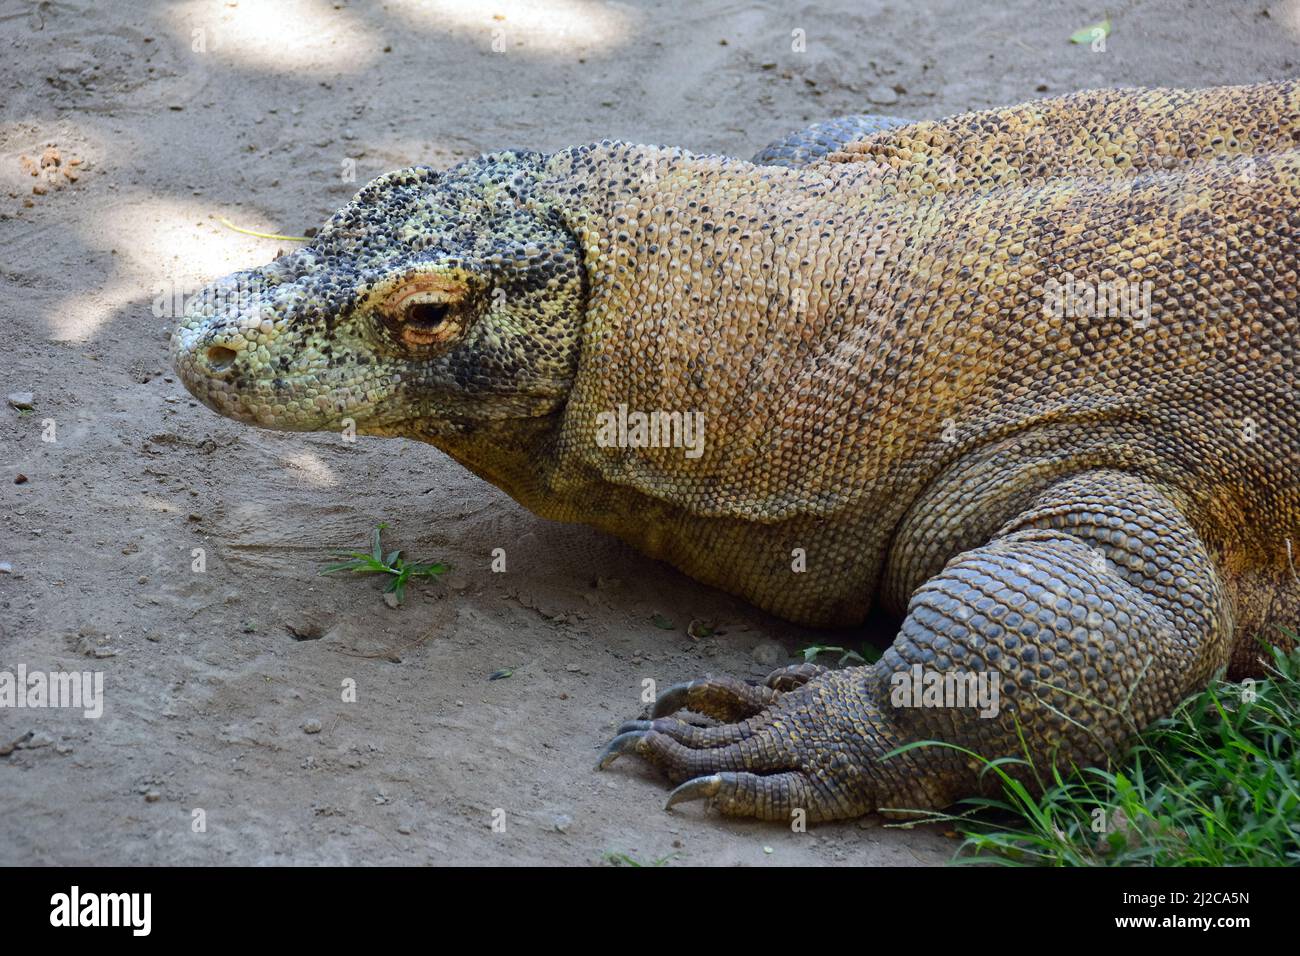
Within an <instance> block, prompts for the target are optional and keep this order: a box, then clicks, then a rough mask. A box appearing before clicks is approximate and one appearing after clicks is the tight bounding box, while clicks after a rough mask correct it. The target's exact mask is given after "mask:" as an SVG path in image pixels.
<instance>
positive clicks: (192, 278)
mask: <svg viewBox="0 0 1300 956" xmlns="http://www.w3.org/2000/svg"><path fill="white" fill-rule="evenodd" d="M213 213H216V214H220V213H217V211H215V210H213V209H212V207H211V205H210V204H207V203H204V202H203V201H202V200H183V199H175V198H165V197H162V196H150V197H148V198H142V199H138V200H136V199H133V200H126V201H123V202H122V203H120V204H118V205H114V206H108V207H106V208H103V209H101V210H100V212H99V216H98V221H97V222H96V224H95V225H96V230H95V234H94V235H93V236H90V235H88V236H86V237H85V242H86V244H87V246H90V247H103V248H109V249H114V250H116V259H117V261H118V263H119V269H118V270H117V271H116V275H115V276H114V277H113V278H111V279H109V280H108V281H107V282H105V283H104V284H102V285H100V286H98V287H97V288H96V289H95V290H94V293H93V294H92V295H90V296H87V295H85V294H84V293H81V292H78V293H76V294H74V295H71V296H69V297H68V298H67V299H65V300H63V301H62V302H60V303H59V305H58V306H57V307H56V308H54V309H52V310H50V312H49V313H48V314H47V315H46V319H47V321H48V323H49V327H50V335H51V337H52V338H53V339H55V340H56V341H66V342H86V341H89V340H91V339H93V338H95V337H96V335H97V333H98V331H99V329H100V327H101V326H103V325H104V324H105V323H107V322H109V321H110V320H111V319H112V318H113V317H114V316H115V315H116V314H117V313H118V312H119V311H120V310H122V309H125V308H126V307H127V306H128V305H130V304H131V303H137V302H141V301H143V302H144V303H145V304H144V309H146V310H149V311H150V312H151V313H152V314H153V316H154V317H156V318H158V319H160V320H168V319H174V318H176V317H177V316H178V315H179V314H180V308H179V307H180V305H181V304H182V303H183V300H184V299H185V298H186V297H187V296H189V295H191V294H193V293H194V292H197V291H198V289H199V288H200V287H201V286H202V285H203V284H204V283H205V282H206V281H208V280H210V279H214V278H217V277H219V276H223V275H226V274H227V273H230V272H234V271H236V270H238V269H241V268H246V267H251V266H257V265H263V264H265V263H266V262H267V261H269V260H270V259H271V258H272V257H273V256H274V255H275V252H276V250H277V249H278V248H283V247H284V246H285V245H286V244H285V243H282V242H281V243H277V242H276V241H274V240H267V239H259V238H256V237H253V236H247V235H244V234H243V233H238V232H235V231H233V230H231V229H227V228H225V227H224V226H222V225H220V224H219V223H218V222H217V221H216V220H215V219H213V218H211V217H210V214H213ZM243 215H244V216H247V213H244V214H243ZM239 225H241V226H246V227H248V228H254V229H258V230H259V231H260V230H262V229H265V228H267V224H266V223H263V222H260V221H251V222H241V223H239ZM142 276H147V277H148V278H147V279H144V280H142V279H141V277H142Z"/></svg>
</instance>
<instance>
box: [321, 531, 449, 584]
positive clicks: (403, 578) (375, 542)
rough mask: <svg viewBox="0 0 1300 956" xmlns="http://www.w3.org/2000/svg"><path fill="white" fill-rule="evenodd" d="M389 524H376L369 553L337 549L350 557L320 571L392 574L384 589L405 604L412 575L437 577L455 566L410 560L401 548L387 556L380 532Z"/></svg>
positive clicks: (344, 555) (416, 576)
mask: <svg viewBox="0 0 1300 956" xmlns="http://www.w3.org/2000/svg"><path fill="white" fill-rule="evenodd" d="M387 527H388V525H387V524H385V523H383V522H381V523H380V524H379V525H377V526H376V527H375V530H374V536H373V539H372V542H371V546H370V553H369V554H365V553H364V552H361V551H336V552H335V553H334V556H335V557H338V558H347V559H348V560H346V561H342V562H340V563H338V564H331V565H330V566H329V567H327V568H324V569H323V570H322V571H321V572H320V573H321V574H333V573H334V572H335V571H355V572H356V573H357V574H388V575H391V578H390V579H389V581H388V585H387V586H386V587H385V588H384V593H385V594H392V595H393V597H394V598H396V599H397V603H398V604H401V603H402V601H403V599H404V598H405V597H406V582H407V581H409V580H410V579H411V578H436V577H439V576H441V575H443V574H445V573H446V572H447V571H449V570H451V567H450V565H446V564H427V563H426V564H414V563H408V562H407V561H406V560H405V559H404V558H403V557H402V552H401V551H400V550H398V551H390V552H388V554H387V556H385V554H384V547H383V544H382V542H381V541H380V534H381V533H382V532H383V531H384V530H385V529H386V528H387Z"/></svg>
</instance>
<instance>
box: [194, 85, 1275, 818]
mask: <svg viewBox="0 0 1300 956" xmlns="http://www.w3.org/2000/svg"><path fill="white" fill-rule="evenodd" d="M1298 97H1300V91H1298V89H1297V86H1296V84H1295V83H1292V82H1286V83H1274V84H1262V85H1257V86H1244V87H1226V88H1219V89H1210V90H1201V91H1175V90H1149V91H1143V90H1123V91H1102V92H1086V93H1079V94H1075V95H1073V96H1067V97H1062V98H1059V99H1052V100H1043V101H1039V102H1035V103H1029V104H1025V105H1022V106H1017V107H1011V108H1007V109H1000V110H989V111H984V112H979V113H970V114H963V115H959V116H955V117H951V118H949V119H946V120H942V121H938V122H916V123H910V124H906V125H894V123H893V121H885V122H884V123H876V122H875V121H871V122H873V123H874V124H875V125H874V126H873V127H872V128H876V127H885V128H881V129H879V131H877V132H874V133H871V134H869V135H866V136H865V138H858V137H859V131H860V130H861V129H862V128H863V125H862V123H860V122H856V121H855V122H843V123H839V124H834V125H832V126H829V127H827V128H826V129H823V130H821V131H820V133H819V134H817V136H815V137H814V138H813V139H810V140H802V139H800V140H794V141H789V142H787V143H786V144H781V145H778V146H777V147H773V148H772V149H771V150H769V151H767V153H766V154H765V155H766V158H767V159H768V160H769V161H771V162H780V163H783V165H758V164H754V163H747V162H743V161H739V160H734V159H727V158H724V157H713V156H698V155H694V154H690V153H687V152H684V151H682V150H677V149H668V148H661V147H644V146H630V145H627V144H622V143H609V142H605V143H599V144H595V145H589V146H581V147H574V148H572V149H568V150H563V151H561V152H559V153H556V154H554V155H551V156H549V157H546V156H541V155H539V154H526V153H503V154H493V155H489V156H486V157H482V158H481V159H479V160H475V161H471V162H469V163H466V164H462V166H460V167H457V168H456V169H453V170H450V171H448V172H447V173H444V174H436V173H433V172H432V171H427V170H413V171H406V172H403V173H397V174H392V175H390V176H389V177H385V178H384V179H382V180H379V181H377V182H376V183H374V184H371V186H369V187H367V189H366V190H363V191H362V193H360V194H359V195H358V197H357V199H355V200H354V201H353V203H352V204H350V205H349V206H348V207H345V209H343V210H341V211H340V212H339V213H338V214H336V216H335V217H334V218H333V219H332V220H331V222H330V223H329V224H327V226H326V228H325V229H323V230H322V232H321V234H320V236H319V237H318V238H317V239H316V240H315V242H314V243H313V244H312V245H311V246H310V247H309V248H308V249H306V250H302V251H300V252H298V253H295V254H291V255H290V256H289V257H285V259H283V260H277V263H273V264H272V265H271V266H268V267H267V268H266V269H265V270H253V271H251V272H249V273H241V274H237V275H236V276H235V277H231V278H230V279H227V280H224V282H223V283H222V284H218V285H217V286H214V287H213V289H212V290H211V291H210V292H209V293H208V294H206V295H205V296H202V297H200V299H199V300H198V302H197V303H196V306H195V308H194V309H193V310H192V311H191V313H190V314H189V315H188V316H187V318H186V320H185V322H184V323H183V325H182V327H181V328H180V329H179V330H178V331H177V335H176V338H175V340H174V349H175V354H176V363H177V367H178V369H179V370H180V372H181V375H182V376H183V378H184V381H185V382H186V384H187V386H188V387H189V388H190V389H191V391H193V392H194V393H195V394H196V395H197V396H199V397H200V398H202V399H203V400H204V401H205V402H207V403H208V404H209V405H211V406H212V407H214V408H216V409H217V410H218V411H221V412H222V413H223V414H228V415H231V416H232V417H236V418H240V419H241V420H245V421H250V422H253V423H256V424H261V425H266V426H270V427H287V428H298V429H327V428H333V427H337V426H338V423H339V421H340V420H341V418H342V417H343V416H347V417H350V418H353V419H354V420H355V422H356V424H357V427H358V430H359V431H362V432H366V433H371V434H380V435H390V436H405V437H411V438H419V439H422V440H425V441H429V442H431V443H433V444H435V445H437V446H439V447H440V448H442V449H444V450H445V451H447V452H448V453H449V454H451V455H452V456H453V457H454V458H455V459H456V460H458V461H460V462H461V463H463V464H464V465H466V466H467V467H469V468H471V469H473V470H474V471H475V472H476V473H478V474H480V475H482V476H483V477H485V478H487V479H488V480H490V481H493V482H494V483H496V484H498V485H499V486H501V487H502V488H504V489H505V490H506V491H508V492H509V493H510V494H512V495H513V496H515V497H516V498H517V499H519V500H520V501H522V502H523V503H524V504H526V505H527V506H529V507H530V508H532V509H533V510H534V511H536V512H538V513H539V514H542V515H544V516H547V517H551V518H555V519H559V520H567V521H582V522H586V523H588V524H591V525H594V526H596V527H598V528H601V529H603V530H605V531H608V532H611V533H613V534H616V535H618V536H620V537H622V538H623V539H625V540H627V541H629V542H631V543H632V544H634V545H635V546H637V547H638V548H640V549H641V550H643V551H644V552H646V553H647V554H650V555H652V556H655V557H659V558H663V559H665V560H667V561H670V562H671V563H673V564H674V565H676V566H677V567H679V568H681V569H682V570H684V571H685V572H686V573H688V574H690V575H692V576H693V577H695V578H697V579H699V580H701V581H704V582H706V583H709V584H712V585H715V586H717V587H720V588H723V589H726V590H728V591H731V592H733V593H736V594H740V595H742V596H744V597H745V598H747V599H749V600H750V601H752V602H754V603H755V604H757V605H759V606H760V607H763V608H765V609H767V610H770V611H772V612H774V613H777V614H780V615H782V616H784V617H787V618H789V619H791V620H794V621H799V622H802V623H807V624H816V625H846V624H853V623H856V622H858V621H860V620H861V619H862V618H863V617H864V616H865V614H866V613H867V611H868V610H869V608H870V606H871V605H872V604H873V603H875V602H879V603H882V604H884V605H885V606H886V607H887V608H889V609H891V610H893V611H895V612H896V613H898V614H899V615H900V617H901V618H902V623H901V625H900V628H899V635H898V638H897V639H896V640H895V642H894V644H893V646H892V647H891V648H890V649H889V650H888V651H887V652H886V653H885V655H884V656H883V657H882V659H881V661H880V662H879V663H877V664H875V665H871V666H870V667H865V668H850V669H847V670H843V671H835V672H825V671H823V670H821V669H817V668H808V667H800V668H796V669H793V670H790V671H781V672H778V673H777V674H774V675H773V676H772V678H771V679H770V680H769V682H768V683H767V684H766V685H764V686H762V687H753V686H750V685H748V684H744V683H741V682H737V681H732V680H728V679H722V678H711V679H706V680H701V681H695V682H692V683H691V684H688V685H682V686H681V687H678V688H674V689H673V690H671V691H670V692H668V693H667V694H665V696H664V698H663V699H662V700H661V701H660V703H659V705H658V706H657V707H656V708H655V709H654V712H653V713H652V714H651V715H650V716H649V717H648V718H647V719H645V720H641V721H634V722H632V723H631V724H629V725H628V726H626V727H625V728H624V732H623V733H621V734H620V735H619V736H618V737H617V738H616V739H615V740H614V741H613V742H612V743H611V744H610V746H609V748H608V749H607V751H606V754H605V755H604V757H603V758H602V765H607V764H608V763H609V762H610V761H612V760H613V759H615V758H616V757H617V756H619V755H620V754H623V753H636V754H639V755H640V756H642V757H645V758H646V759H649V760H651V761H652V762H654V763H656V764H657V765H658V766H660V767H661V768H662V769H663V770H664V771H665V772H666V774H667V775H668V776H669V778H670V779H672V780H674V781H675V782H679V783H681V784H682V786H681V787H679V788H678V790H677V791H675V792H674V796H673V797H672V798H671V799H670V804H671V803H675V802H680V801H681V800H685V799H691V798H697V797H709V798H712V799H713V800H714V801H715V802H716V803H717V804H718V805H719V806H720V807H721V808H722V809H723V810H724V812H729V813H735V814H741V815H752V816H760V817H764V818H768V819H787V818H788V815H789V813H790V812H791V811H792V810H795V809H798V810H803V811H805V812H807V813H808V814H809V815H810V816H811V817H812V818H813V819H828V818H834V817H843V816H852V815H855V814H858V813H862V812H866V811H868V810H871V809H875V808H878V807H882V806H885V807H921V808H923V807H933V806H942V805H944V804H946V803H948V802H950V801H951V800H953V799H956V798H957V797H960V796H962V795H963V794H966V793H970V792H973V791H974V790H976V789H978V787H979V782H978V781H977V780H976V779H975V777H974V776H973V772H972V771H971V769H970V768H969V767H968V766H967V765H966V764H965V763H964V762H963V761H960V760H957V759H955V758H954V757H953V755H952V753H951V752H943V751H941V749H939V748H930V749H921V750H913V751H909V752H908V753H907V754H906V755H905V756H904V757H903V758H898V759H893V760H891V761H884V760H882V759H881V758H882V756H883V755H884V754H885V753H887V752H889V751H891V750H893V749H894V748H896V747H897V746H899V745H900V744H903V743H907V742H909V741H912V740H921V739H932V738H938V739H943V740H946V741H948V742H951V743H955V744H958V745H960V746H964V747H969V748H971V749H974V750H976V751H977V752H980V753H983V754H985V755H987V756H1001V755H1006V754H1009V753H1016V752H1019V751H1020V749H1021V743H1020V741H1021V734H1022V733H1023V734H1025V735H1026V740H1027V741H1028V747H1029V749H1030V754H1031V756H1033V757H1035V758H1036V759H1042V760H1043V761H1047V762H1050V761H1051V760H1054V759H1056V760H1063V761H1066V762H1069V761H1074V762H1078V763H1087V762H1096V761H1099V760H1102V759H1104V758H1105V757H1106V756H1107V755H1108V754H1110V753H1112V752H1113V751H1114V750H1115V749H1116V748H1117V747H1118V746H1119V745H1120V744H1122V742H1123V741H1124V740H1125V739H1126V738H1127V737H1128V736H1129V735H1130V734H1131V733H1132V732H1133V730H1135V729H1138V728H1140V727H1141V726H1143V725H1145V724H1146V723H1148V722H1149V721H1150V720H1152V719H1155V718H1156V717H1159V716H1162V715H1164V714H1167V713H1169V712H1170V711H1171V710H1172V708H1173V707H1174V705H1175V704H1176V703H1177V702H1178V700H1180V699H1181V698H1182V697H1184V696H1185V695H1186V694H1188V693H1190V692H1192V691H1194V690H1196V689H1197V688H1199V687H1200V686H1203V685H1204V684H1205V682H1206V681H1207V680H1208V679H1209V678H1210V677H1211V676H1212V674H1213V673H1214V672H1215V671H1216V670H1218V669H1220V668H1223V667H1225V666H1228V665H1231V667H1232V670H1233V672H1234V673H1237V674H1245V673H1252V672H1257V671H1258V669H1259V663H1258V662H1259V659H1260V649H1259V645H1258V644H1257V643H1256V638H1263V639H1265V640H1268V641H1272V642H1274V643H1277V644H1280V645H1282V646H1284V647H1289V646H1292V644H1293V643H1294V630H1295V628H1296V625H1297V623H1298V621H1300V578H1297V576H1296V571H1295V562H1296V560H1297V555H1296V551H1297V549H1298V548H1300V479H1298V478H1297V475H1298V474H1300V430H1298V428H1297V423H1298V422H1300V375H1298V373H1297V365H1296V360H1297V355H1298V354H1300V343H1298V341H1297V340H1298V339H1300V318H1298V317H1297V312H1298V308H1297V301H1296V296H1297V291H1296V290H1297V282H1296V263H1297V256H1296V243H1297V232H1298V230H1297V225H1298V221H1300V203H1298V202H1297V199H1298V197H1300V152H1297V149H1296V142H1297V138H1300V110H1298V109H1297V106H1300V99H1298ZM818 137H819V138H818ZM828 141H829V145H827V143H828ZM805 142H815V143H817V144H820V145H818V146H817V147H816V148H806V147H805V145H801V144H803V143H805ZM232 289H234V290H235V291H234V292H233V293H232V291H231V290H232ZM647 423H650V424H648V425H647ZM665 423H666V424H665ZM692 428H693V429H694V431H692ZM916 668H920V669H921V670H923V671H926V672H927V673H934V674H937V675H939V676H940V677H943V678H945V679H950V680H949V685H950V686H951V685H952V684H953V682H954V681H956V682H961V681H965V680H967V679H968V678H969V680H970V682H971V686H972V687H975V686H976V685H979V686H981V687H988V686H989V685H995V693H994V695H993V696H994V697H996V698H997V700H998V701H1000V703H998V704H997V705H996V706H984V707H982V708H973V707H971V706H969V702H968V701H963V702H953V701H945V702H942V703H940V704H938V705H934V706H929V705H927V706H913V705H912V704H910V703H908V702H907V701H900V699H899V696H898V693H897V691H898V688H899V686H900V684H901V683H902V682H901V681H900V677H904V678H906V676H907V675H911V674H913V673H915V669H916ZM981 682H982V683H981ZM678 708H688V709H690V710H693V711H696V712H699V713H704V714H706V715H709V716H713V717H715V718H717V719H719V720H721V721H723V723H721V724H720V725H719V726H717V727H713V728H708V729H707V730H701V729H700V728H696V727H693V726H692V725H689V724H685V723H683V722H682V721H681V720H679V719H678V718H676V717H675V716H673V713H674V712H675V711H676V710H677V709H678ZM990 711H992V712H991V713H990ZM733 722H736V723H733ZM827 741H830V743H827Z"/></svg>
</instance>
